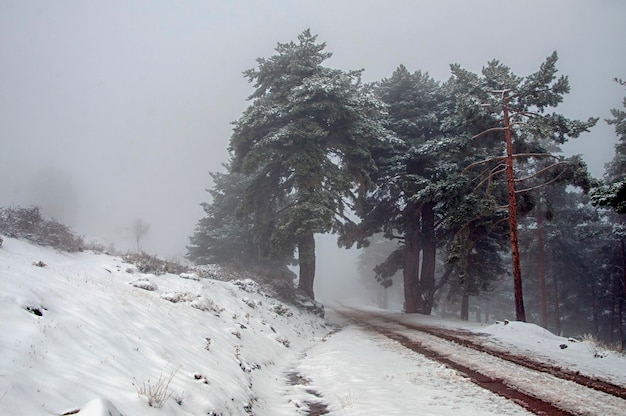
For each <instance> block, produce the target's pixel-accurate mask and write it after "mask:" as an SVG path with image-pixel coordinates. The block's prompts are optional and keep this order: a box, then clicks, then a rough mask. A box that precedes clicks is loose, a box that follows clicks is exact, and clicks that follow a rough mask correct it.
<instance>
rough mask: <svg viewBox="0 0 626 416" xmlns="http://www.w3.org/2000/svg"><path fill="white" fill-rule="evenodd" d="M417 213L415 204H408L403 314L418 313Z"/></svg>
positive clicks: (419, 296)
mask: <svg viewBox="0 0 626 416" xmlns="http://www.w3.org/2000/svg"><path fill="white" fill-rule="evenodd" d="M418 214H419V211H418V209H417V207H416V206H415V204H413V203H409V204H408V206H407V208H406V213H405V218H406V221H407V223H406V232H405V240H404V269H403V271H402V273H403V276H404V312H406V313H417V312H420V306H421V305H420V302H419V300H420V298H421V294H420V286H419V266H420V248H421V247H420V236H419V229H418V226H419V221H418Z"/></svg>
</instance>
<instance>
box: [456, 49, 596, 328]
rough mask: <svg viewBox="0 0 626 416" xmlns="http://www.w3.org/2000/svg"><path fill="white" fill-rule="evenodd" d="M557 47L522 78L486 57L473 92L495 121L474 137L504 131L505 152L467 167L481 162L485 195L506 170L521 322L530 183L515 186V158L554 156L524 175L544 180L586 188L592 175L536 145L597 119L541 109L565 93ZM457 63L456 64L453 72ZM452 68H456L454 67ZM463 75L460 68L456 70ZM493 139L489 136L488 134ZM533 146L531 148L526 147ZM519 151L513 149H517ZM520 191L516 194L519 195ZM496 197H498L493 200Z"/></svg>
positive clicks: (582, 128) (556, 140) (574, 162)
mask: <svg viewBox="0 0 626 416" xmlns="http://www.w3.org/2000/svg"><path fill="white" fill-rule="evenodd" d="M557 60H558V57H557V54H556V52H554V53H553V54H552V55H551V56H549V57H548V58H547V59H546V61H545V62H544V63H543V64H542V65H541V67H540V69H539V70H538V71H537V72H535V73H533V74H531V75H528V76H527V77H518V76H516V75H515V74H513V73H512V72H511V70H510V69H509V68H508V67H507V66H505V65H502V64H500V63H499V62H498V61H492V62H490V63H489V64H488V65H487V66H486V67H485V68H483V71H482V75H483V76H482V78H481V79H480V82H479V88H478V90H477V94H476V93H475V94H473V96H474V98H475V99H474V103H473V106H474V107H475V111H477V112H480V111H483V112H486V113H488V114H493V115H494V116H495V117H496V120H499V122H498V123H497V124H496V125H495V126H493V127H491V128H489V129H487V130H484V131H483V132H481V133H479V134H477V135H476V136H474V139H477V140H480V139H482V137H483V136H485V135H493V134H494V133H496V134H500V135H502V136H503V139H504V140H503V142H504V146H502V145H501V147H500V148H504V149H505V152H504V155H502V154H501V155H499V156H496V157H489V158H486V159H485V160H483V161H480V162H475V163H473V164H471V165H469V166H468V168H469V167H471V168H476V167H480V168H481V169H483V170H482V172H481V173H480V174H479V175H478V176H477V182H478V184H479V186H477V187H484V188H485V192H486V194H487V195H489V194H490V191H491V189H490V188H491V184H492V183H493V181H494V178H495V177H496V176H497V174H498V173H505V174H506V194H507V197H506V203H507V205H506V206H507V210H508V214H507V218H508V222H509V236H510V246H511V257H512V271H513V280H514V290H515V305H516V319H517V320H520V321H525V320H526V316H525V309H524V301H523V293H522V278H521V267H520V260H519V258H520V254H519V244H518V234H517V233H518V230H517V215H518V213H522V214H523V213H525V212H528V209H529V208H531V207H532V203H527V202H530V201H531V198H530V197H529V196H528V195H523V194H521V193H522V192H529V191H531V190H533V189H534V188H532V187H531V188H523V187H522V188H520V185H519V184H520V182H521V181H522V180H523V179H524V178H520V177H518V176H517V175H516V169H515V167H514V161H519V160H526V161H527V160H545V159H554V160H556V162H555V163H553V164H552V165H550V166H548V167H546V168H543V169H541V170H538V171H536V172H535V173H534V174H532V175H531V176H529V179H530V178H534V177H536V176H538V175H542V174H545V175H546V176H547V177H548V178H547V182H550V181H556V180H563V179H565V178H567V179H569V180H570V181H571V182H572V183H575V184H577V185H580V186H582V187H583V188H585V189H589V188H590V186H591V180H590V178H589V175H588V174H587V171H586V165H585V164H584V163H583V162H582V160H581V159H580V158H579V157H573V158H570V159H569V160H565V158H563V157H557V156H555V155H553V154H551V153H550V152H548V151H547V150H546V149H545V148H542V147H541V146H540V143H541V141H546V142H548V143H555V144H557V145H558V144H563V143H564V142H565V141H567V140H569V139H570V138H575V137H578V136H579V135H580V134H581V133H583V132H585V131H588V129H589V128H590V127H592V126H593V125H595V123H596V122H597V119H594V118H589V119H588V120H587V121H578V120H570V119H567V118H565V117H564V116H562V115H560V114H557V113H547V112H546V110H547V109H549V108H552V107H556V106H557V105H558V104H559V103H560V102H562V100H563V95H564V94H567V93H568V92H569V82H568V80H567V77H565V76H561V77H558V78H557V76H556V73H557V69H556V62H557ZM459 69H460V68H458V67H457V68H456V71H457V72H458V71H459ZM453 72H455V68H453ZM459 74H461V75H463V76H465V71H461V72H459ZM490 140H492V138H490ZM527 147H532V148H533V149H534V150H533V151H532V152H528V151H525V149H526V148H527ZM520 150H521V152H518V151H520ZM518 194H520V196H518ZM494 201H497V200H494Z"/></svg>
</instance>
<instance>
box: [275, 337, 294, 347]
mask: <svg viewBox="0 0 626 416" xmlns="http://www.w3.org/2000/svg"><path fill="white" fill-rule="evenodd" d="M276 341H278V342H280V343H281V344H283V345H284V346H285V347H287V348H289V346H290V345H291V343H290V342H289V340H288V339H287V338H285V337H278V338H276Z"/></svg>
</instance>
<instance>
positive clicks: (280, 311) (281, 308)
mask: <svg viewBox="0 0 626 416" xmlns="http://www.w3.org/2000/svg"><path fill="white" fill-rule="evenodd" d="M272 310H273V311H274V312H276V315H280V316H286V317H288V318H289V317H292V316H293V312H291V309H289V308H288V307H286V306H285V305H283V304H282V303H279V304H278V305H274V306H273V307H272Z"/></svg>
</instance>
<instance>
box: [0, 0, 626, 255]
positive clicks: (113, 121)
mask: <svg viewBox="0 0 626 416" xmlns="http://www.w3.org/2000/svg"><path fill="white" fill-rule="evenodd" d="M625 16H626V2H624V1H620V0H600V1H584V0H560V1H556V0H555V1H548V0H542V1H538V0H531V1H528V0H526V1H521V0H517V1H516V0H509V1H502V0H482V1H477V0H472V1H450V0H449V1H416V0H406V1H399V0H397V1H393V0H391V1H390V0H387V1H363V0H358V1H357V0H353V1H341V0H334V1H319V0H317V1H313V0H304V1H302V0H300V1H286V0H285V1H185V2H172V1H155V0H151V1H131V0H120V1H95V0H94V1H87V0H75V1H61V0H59V1H47V0H42V1H31V0H15V1H10V0H0V57H1V61H0V206H6V205H21V206H28V205H31V204H38V205H40V206H41V207H42V208H43V211H44V213H45V214H46V215H49V216H53V217H54V218H56V219H58V220H60V221H62V222H64V223H66V224H68V225H70V226H71V227H72V228H74V230H76V231H77V232H79V233H81V234H84V235H85V236H86V237H87V238H88V239H90V240H100V241H101V242H103V243H108V242H114V243H115V245H116V246H117V248H119V249H128V248H133V247H134V239H133V236H132V235H131V233H130V231H129V228H130V225H131V223H132V221H133V220H135V219H137V218H141V219H142V220H144V221H145V222H147V223H149V224H150V226H151V228H150V232H149V233H148V234H147V236H146V237H145V240H144V242H143V244H142V246H143V248H144V249H145V250H146V251H148V252H152V253H157V254H160V255H161V256H165V257H169V258H171V257H176V256H177V257H182V255H183V254H184V253H185V245H186V244H188V237H189V236H190V235H191V234H192V233H193V229H194V226H195V224H196V222H197V221H198V219H199V218H201V217H202V216H203V211H202V209H201V207H200V205H199V204H200V203H201V202H205V201H208V194H207V192H206V191H205V189H206V188H209V187H210V186H211V182H210V177H209V174H208V172H211V171H219V170H222V167H221V164H222V163H224V162H227V161H228V153H227V146H228V140H229V137H230V133H231V124H230V123H231V122H232V121H234V120H236V119H238V118H239V116H240V115H241V113H242V111H243V110H244V109H245V108H246V106H247V105H248V103H247V102H246V98H247V97H248V96H249V95H250V94H251V93H252V86H251V85H249V84H248V83H247V81H246V80H245V79H244V77H243V76H242V74H241V73H242V71H244V70H246V69H249V68H252V67H254V66H255V64H256V58H258V57H268V56H271V55H272V54H273V53H274V47H275V46H276V43H277V42H281V43H282V42H289V41H292V40H297V36H298V34H299V33H301V32H302V31H303V30H304V29H306V28H310V29H311V31H312V33H314V34H318V35H319V38H318V40H319V41H325V42H327V44H328V46H327V50H328V51H330V52H332V53H333V57H332V58H331V59H329V60H328V61H326V63H325V64H326V65H328V66H333V67H338V68H341V69H345V70H349V69H359V68H364V69H365V73H364V80H365V81H376V80H380V79H382V78H384V77H389V76H391V74H392V73H393V71H394V70H395V69H396V68H397V66H398V65H400V64H404V65H405V66H406V67H407V68H408V69H409V70H410V71H416V70H422V71H428V72H429V73H430V75H432V76H433V77H434V78H436V79H438V80H440V81H443V80H445V79H447V78H448V77H449V75H450V72H449V65H450V64H451V63H459V64H461V65H462V66H463V67H466V68H468V69H470V70H472V71H480V69H481V67H482V66H483V65H484V64H486V63H487V62H488V61H489V60H491V59H498V60H500V61H501V62H503V63H505V64H507V65H508V66H510V67H511V68H512V69H513V71H514V72H515V73H517V74H518V75H527V74H529V73H531V72H534V71H536V70H537V69H538V68H539V65H540V64H541V63H542V62H543V60H544V59H545V58H546V57H547V56H548V55H550V54H551V53H552V51H554V50H556V51H558V53H559V57H560V60H559V63H558V68H559V70H560V71H561V73H562V74H565V75H568V76H569V79H570V84H571V87H572V92H571V94H569V95H568V96H566V99H565V103H564V104H563V105H561V106H560V107H559V111H561V112H563V113H564V114H565V115H566V116H569V117H574V118H583V119H586V118H587V117H589V116H598V117H601V118H603V119H604V118H608V117H610V112H609V110H610V109H611V108H619V107H621V100H622V97H623V96H624V90H623V88H620V87H619V86H618V85H617V84H615V83H614V82H612V79H613V78H614V77H622V78H626V46H625V44H624V39H626V27H625V26H624V24H623V21H624V17H625ZM615 142H616V137H615V134H614V132H613V129H612V127H609V126H606V123H604V122H603V121H600V122H599V125H598V126H597V127H596V128H594V129H593V131H592V132H591V133H590V134H586V135H584V136H583V137H581V138H580V139H577V143H575V144H571V145H567V146H566V147H565V150H566V153H567V154H572V153H583V154H584V158H585V160H587V161H588V163H589V165H590V167H591V170H592V173H593V174H594V176H596V177H601V176H602V174H603V172H604V163H606V162H608V161H609V160H610V159H611V158H612V156H613V145H614V143H615ZM324 241H331V242H332V238H331V239H324ZM330 252H332V249H322V250H321V252H320V256H322V257H323V256H325V255H328V254H324V253H330ZM318 258H319V256H318Z"/></svg>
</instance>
